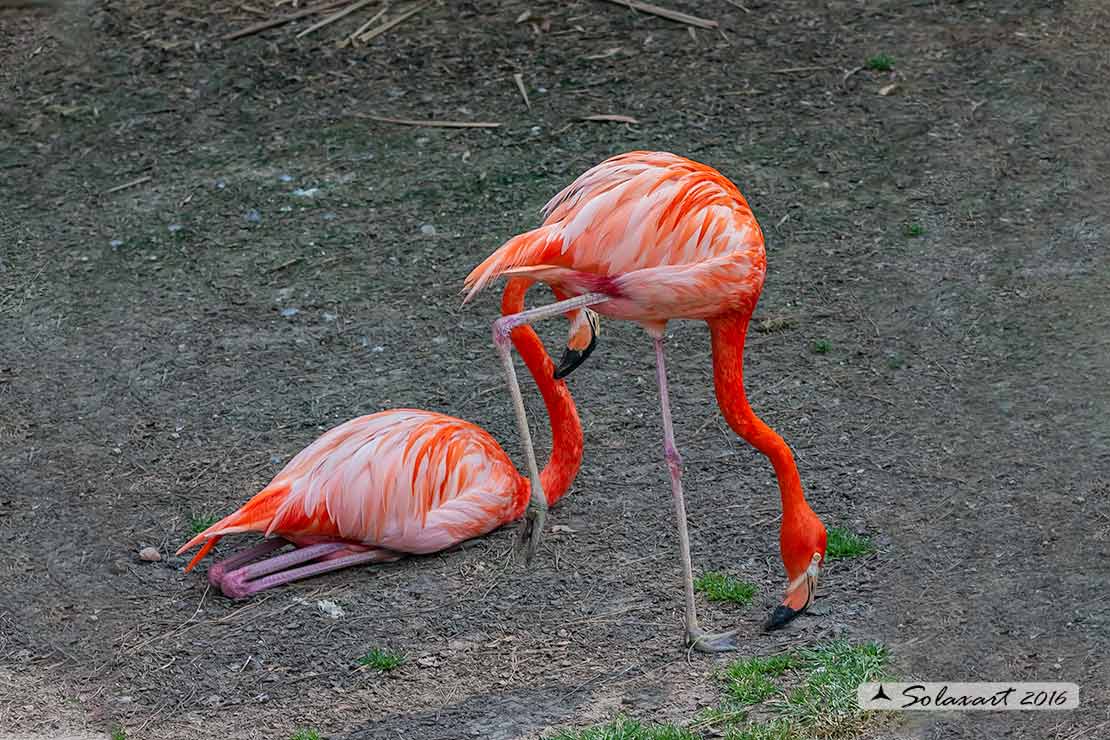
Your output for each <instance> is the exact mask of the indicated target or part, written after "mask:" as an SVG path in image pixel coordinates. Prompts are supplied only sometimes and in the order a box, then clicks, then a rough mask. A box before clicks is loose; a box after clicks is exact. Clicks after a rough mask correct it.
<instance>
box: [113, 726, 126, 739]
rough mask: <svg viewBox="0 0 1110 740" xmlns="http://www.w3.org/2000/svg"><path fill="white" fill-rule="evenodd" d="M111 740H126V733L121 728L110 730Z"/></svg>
mask: <svg viewBox="0 0 1110 740" xmlns="http://www.w3.org/2000/svg"><path fill="white" fill-rule="evenodd" d="M112 740H127V733H126V732H125V731H124V729H123V728H122V727H117V728H116V729H114V730H112Z"/></svg>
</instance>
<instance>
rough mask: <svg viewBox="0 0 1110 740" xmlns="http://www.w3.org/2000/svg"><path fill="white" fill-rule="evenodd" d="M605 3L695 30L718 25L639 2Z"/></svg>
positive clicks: (638, 0)
mask: <svg viewBox="0 0 1110 740" xmlns="http://www.w3.org/2000/svg"><path fill="white" fill-rule="evenodd" d="M605 2H607V3H613V4H614V5H623V6H624V7H626V8H632V9H633V10H638V11H640V12H641V13H650V14H651V15H657V16H659V17H660V18H666V19H667V20H669V21H675V22H676V23H685V24H686V25H688V26H696V27H697V28H717V26H719V25H720V24H719V23H717V21H710V20H706V19H705V18H698V17H697V16H693V15H690V14H689V13H681V12H679V11H677V10H670V9H669V8H661V7H659V6H658V5H652V4H651V3H645V2H641V0H605Z"/></svg>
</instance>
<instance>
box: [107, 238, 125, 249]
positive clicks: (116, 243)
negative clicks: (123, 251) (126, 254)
mask: <svg viewBox="0 0 1110 740" xmlns="http://www.w3.org/2000/svg"><path fill="white" fill-rule="evenodd" d="M108 245H109V246H110V247H111V248H112V249H119V248H120V247H122V246H123V239H113V240H112V241H110V242H108Z"/></svg>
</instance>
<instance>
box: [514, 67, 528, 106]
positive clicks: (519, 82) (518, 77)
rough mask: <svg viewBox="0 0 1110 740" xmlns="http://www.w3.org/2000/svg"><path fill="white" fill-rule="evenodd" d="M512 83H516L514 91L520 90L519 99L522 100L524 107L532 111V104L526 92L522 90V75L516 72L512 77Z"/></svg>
mask: <svg viewBox="0 0 1110 740" xmlns="http://www.w3.org/2000/svg"><path fill="white" fill-rule="evenodd" d="M513 81H514V82H516V89H517V90H520V97H522V98H524V105H525V106H527V108H528V110H532V103H531V101H529V100H528V91H527V90H525V89H524V75H523V74H521V73H520V72H517V73H516V74H514V75H513Z"/></svg>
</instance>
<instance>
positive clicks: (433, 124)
mask: <svg viewBox="0 0 1110 740" xmlns="http://www.w3.org/2000/svg"><path fill="white" fill-rule="evenodd" d="M354 115H355V117H357V118H369V119H370V120H371V121H381V122H382V123H396V124H397V125H398V126H425V127H427V128H497V127H498V126H500V125H501V124H500V122H497V121H418V120H416V119H413V118H392V117H391V116H375V115H371V114H370V113H356V114H354Z"/></svg>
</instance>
